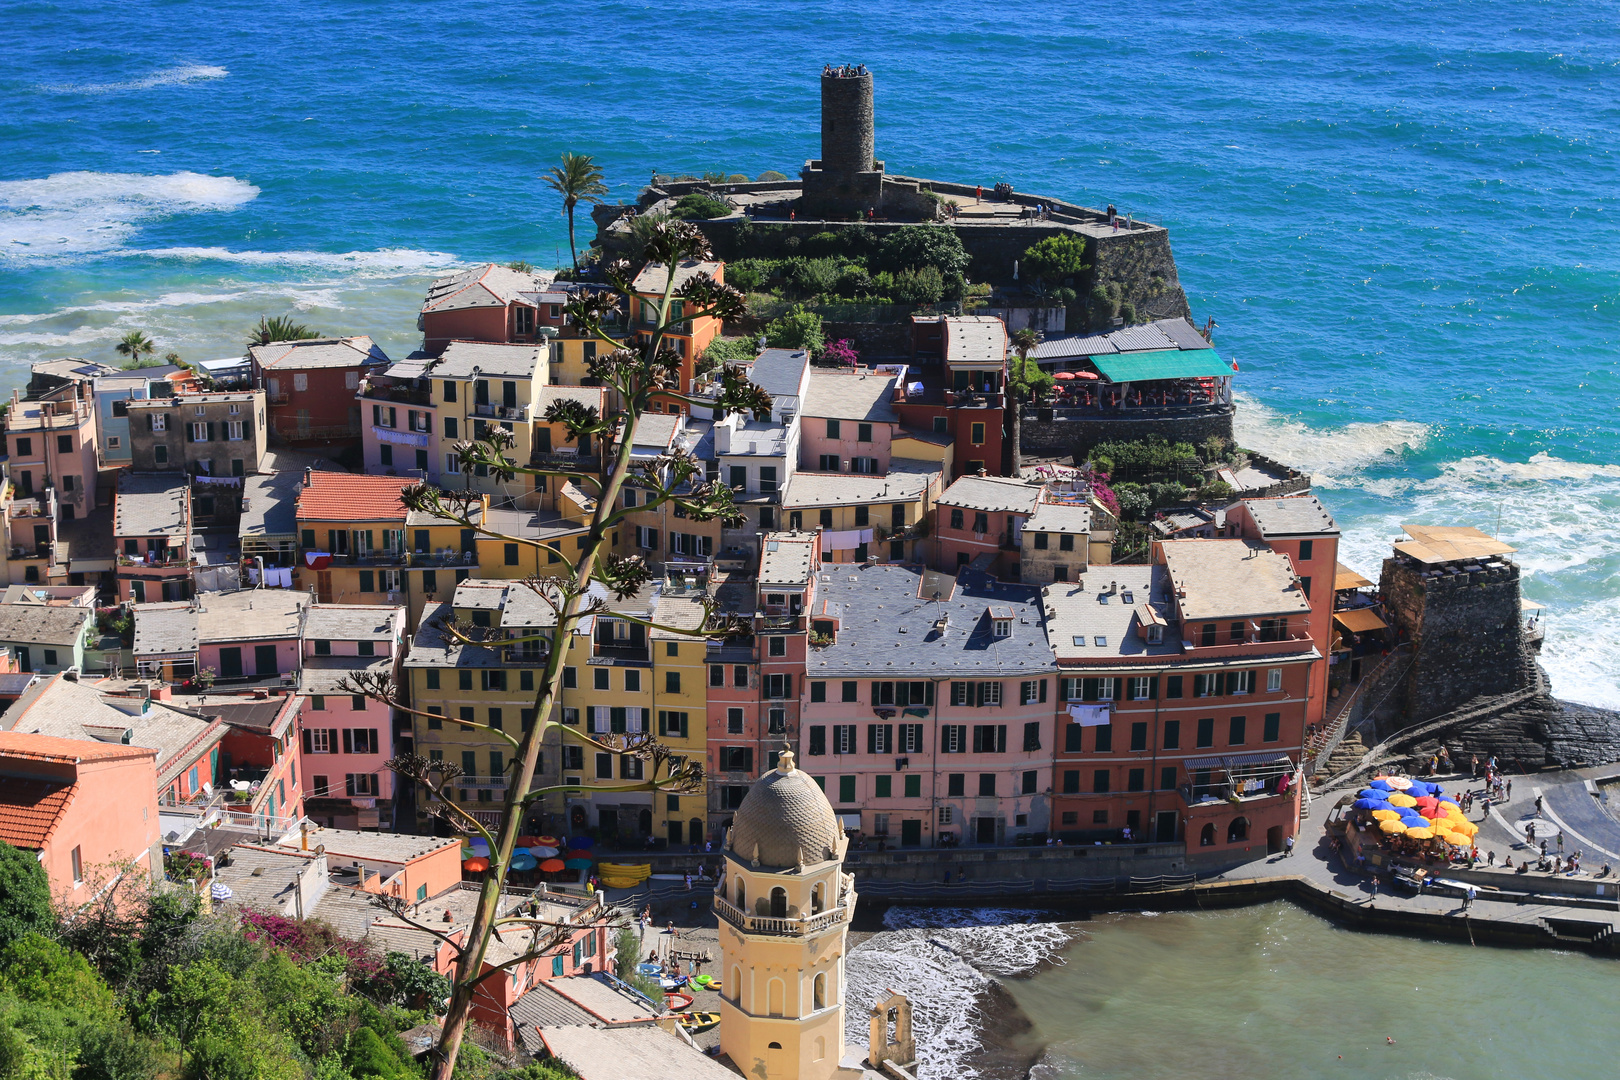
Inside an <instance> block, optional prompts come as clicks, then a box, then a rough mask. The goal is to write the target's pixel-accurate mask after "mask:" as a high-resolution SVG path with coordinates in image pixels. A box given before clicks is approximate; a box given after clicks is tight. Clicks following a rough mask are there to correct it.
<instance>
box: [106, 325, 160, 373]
mask: <svg viewBox="0 0 1620 1080" xmlns="http://www.w3.org/2000/svg"><path fill="white" fill-rule="evenodd" d="M115 348H117V350H118V355H119V356H127V357H129V359H130V361H131V363H130V366H131V367H136V366H139V364H140V362H141V359H142V358H143V357H147V356H151V355H152V354H153V353H155V352H157V343H156V342H155V341H153V340H152V339H151V338H149V337H147V336H146V335H145V334H143V333H142V332H141V331H139V330H131V331H130V332H129V333H127V334H125V335H124V336H123V337H121V338H119V339H118V344H117V345H116V346H115Z"/></svg>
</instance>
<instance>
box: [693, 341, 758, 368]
mask: <svg viewBox="0 0 1620 1080" xmlns="http://www.w3.org/2000/svg"><path fill="white" fill-rule="evenodd" d="M758 340H759V339H758V338H715V339H714V340H713V341H712V342H710V343H709V347H708V348H707V349H704V350H703V355H702V356H701V357H700V358H699V359H698V365H697V370H698V374H700V375H706V374H708V373H709V372H711V371H714V370H716V369H717V368H721V367H724V366H725V365H727V364H751V363H753V362H754V357H755V356H757V355H759V349H758V348H757V347H756V343H757V342H758Z"/></svg>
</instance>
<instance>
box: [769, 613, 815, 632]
mask: <svg viewBox="0 0 1620 1080" xmlns="http://www.w3.org/2000/svg"><path fill="white" fill-rule="evenodd" d="M758 618H759V627H760V633H764V634H797V633H800V632H801V631H803V630H804V616H803V615H760V616H758Z"/></svg>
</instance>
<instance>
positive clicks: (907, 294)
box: [893, 266, 945, 304]
mask: <svg viewBox="0 0 1620 1080" xmlns="http://www.w3.org/2000/svg"><path fill="white" fill-rule="evenodd" d="M893 293H894V298H895V299H896V300H899V301H900V302H901V303H902V304H937V303H939V302H940V301H941V300H942V299H944V297H945V278H944V275H942V274H941V273H940V272H939V267H937V266H923V267H919V268H917V269H915V270H902V271H900V272H899V273H897V274H895V275H894V289H893Z"/></svg>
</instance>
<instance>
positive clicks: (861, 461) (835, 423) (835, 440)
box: [799, 371, 905, 476]
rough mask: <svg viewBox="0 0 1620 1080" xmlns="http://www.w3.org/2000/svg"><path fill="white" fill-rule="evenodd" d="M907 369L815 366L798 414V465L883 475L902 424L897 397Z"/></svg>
mask: <svg viewBox="0 0 1620 1080" xmlns="http://www.w3.org/2000/svg"><path fill="white" fill-rule="evenodd" d="M904 377H905V376H904V373H903V372H902V373H901V374H900V375H889V374H883V375H879V374H873V373H869V372H842V371H813V372H811V375H810V385H809V390H808V392H807V393H806V394H805V398H804V413H803V414H802V416H801V417H800V420H799V468H801V469H811V470H815V471H816V472H844V473H861V474H865V475H867V476H881V475H883V474H884V473H886V472H888V471H889V459H890V457H891V456H892V454H893V440H894V438H895V435H896V434H897V433H898V432H899V429H900V417H899V416H898V415H897V414H896V413H895V411H894V404H893V402H894V398H895V394H896V391H897V387H898V385H899V382H900V380H901V379H903V378H904Z"/></svg>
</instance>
